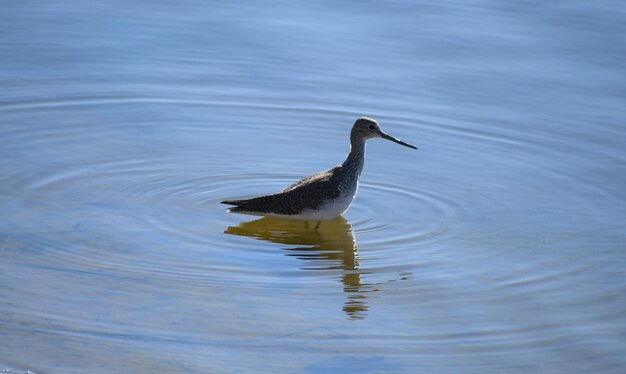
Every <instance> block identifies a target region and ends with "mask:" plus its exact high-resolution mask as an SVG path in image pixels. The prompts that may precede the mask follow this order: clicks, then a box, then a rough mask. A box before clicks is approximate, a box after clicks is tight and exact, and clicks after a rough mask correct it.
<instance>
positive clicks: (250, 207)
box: [222, 195, 274, 213]
mask: <svg viewBox="0 0 626 374" xmlns="http://www.w3.org/2000/svg"><path fill="white" fill-rule="evenodd" d="M273 202H274V198H273V196H272V195H267V196H259V197H253V198H252V199H243V200H224V201H222V204H226V205H234V206H233V207H230V208H228V211H229V212H230V213H244V212H245V213H263V212H268V211H269V209H270V208H271V206H272V203H273Z"/></svg>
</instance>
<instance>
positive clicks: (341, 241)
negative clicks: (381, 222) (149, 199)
mask: <svg viewBox="0 0 626 374" xmlns="http://www.w3.org/2000/svg"><path fill="white" fill-rule="evenodd" d="M224 232H225V233H227V234H232V235H241V236H250V237H253V238H256V239H260V240H265V241H270V242H273V243H279V244H287V245H289V246H292V245H293V246H294V247H289V248H286V249H285V250H286V251H288V252H289V253H288V254H287V255H288V256H295V257H297V258H298V259H301V260H306V261H307V262H311V265H310V266H306V267H304V268H303V269H306V270H331V269H333V270H337V269H338V270H341V271H342V276H341V282H342V283H343V291H344V292H345V294H346V296H347V301H346V303H345V304H344V306H343V311H344V312H346V313H347V314H348V317H349V318H350V319H362V318H365V315H366V312H367V310H368V306H367V301H366V297H367V296H366V292H368V291H371V290H372V287H371V285H367V284H363V283H362V282H361V272H360V270H359V254H358V249H357V244H356V238H355V236H354V231H353V230H352V226H351V225H350V224H349V223H348V221H346V219H345V218H343V217H341V216H340V217H337V218H335V219H334V220H332V221H325V222H322V223H321V225H320V226H319V227H318V228H317V229H316V228H315V224H311V225H309V224H308V223H307V222H305V221H294V220H281V219H276V218H268V217H265V218H261V219H257V220H253V221H248V222H242V223H240V224H238V225H237V226H229V227H228V228H226V230H225V231H224Z"/></svg>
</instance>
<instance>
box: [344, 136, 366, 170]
mask: <svg viewBox="0 0 626 374" xmlns="http://www.w3.org/2000/svg"><path fill="white" fill-rule="evenodd" d="M364 163H365V140H364V139H350V153H348V157H346V160H345V161H344V162H343V164H342V166H344V167H348V168H350V169H354V171H355V172H356V173H357V174H359V175H360V174H361V170H363V164H364Z"/></svg>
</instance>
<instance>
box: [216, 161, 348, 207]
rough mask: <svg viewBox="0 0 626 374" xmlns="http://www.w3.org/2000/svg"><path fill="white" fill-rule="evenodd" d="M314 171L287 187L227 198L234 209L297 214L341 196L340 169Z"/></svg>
mask: <svg viewBox="0 0 626 374" xmlns="http://www.w3.org/2000/svg"><path fill="white" fill-rule="evenodd" d="M338 167H339V166H337V167H335V168H333V169H330V170H328V171H325V172H321V173H317V174H313V175H311V176H309V177H306V178H303V179H301V180H299V181H297V182H296V183H294V184H292V185H290V186H289V187H287V188H285V189H284V190H282V191H280V192H278V193H275V194H272V195H265V196H259V197H254V198H252V199H246V200H227V201H223V202H222V203H224V204H230V205H235V207H233V208H230V211H231V212H233V213H237V212H257V213H274V214H283V215H295V214H298V213H300V212H302V211H303V210H306V209H316V208H318V207H319V206H320V205H322V204H323V203H324V202H325V201H326V200H328V199H334V198H337V197H338V196H339V183H338V181H339V179H338V178H337V173H336V169H337V168H338Z"/></svg>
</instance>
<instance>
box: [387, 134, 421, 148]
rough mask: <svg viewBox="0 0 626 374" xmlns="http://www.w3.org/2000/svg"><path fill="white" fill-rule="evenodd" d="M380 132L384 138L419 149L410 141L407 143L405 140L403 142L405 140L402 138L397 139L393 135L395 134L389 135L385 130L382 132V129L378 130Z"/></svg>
mask: <svg viewBox="0 0 626 374" xmlns="http://www.w3.org/2000/svg"><path fill="white" fill-rule="evenodd" d="M378 134H379V135H380V137H381V138H383V139H387V140H391V141H392V142H394V143H398V144H400V145H403V146H405V147H409V148H413V149H417V147H415V146H413V145H410V144H409V143H405V142H403V141H402V140H400V139H396V138H394V137H393V136H391V135H387V134H385V133H384V132H382V131H380V130H378Z"/></svg>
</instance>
